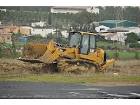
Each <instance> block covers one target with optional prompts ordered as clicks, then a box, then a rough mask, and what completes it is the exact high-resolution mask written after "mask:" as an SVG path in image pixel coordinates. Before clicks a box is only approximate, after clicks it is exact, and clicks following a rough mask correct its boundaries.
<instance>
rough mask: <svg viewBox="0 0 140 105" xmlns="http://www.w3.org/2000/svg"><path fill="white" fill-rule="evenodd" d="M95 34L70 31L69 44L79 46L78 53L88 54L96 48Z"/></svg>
mask: <svg viewBox="0 0 140 105" xmlns="http://www.w3.org/2000/svg"><path fill="white" fill-rule="evenodd" d="M95 36H96V35H94V34H92V33H86V32H70V34H69V46H70V47H75V48H79V50H80V54H86V55H87V54H89V53H90V52H94V51H95V49H96V37H95Z"/></svg>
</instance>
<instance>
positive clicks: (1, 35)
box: [0, 29, 12, 44]
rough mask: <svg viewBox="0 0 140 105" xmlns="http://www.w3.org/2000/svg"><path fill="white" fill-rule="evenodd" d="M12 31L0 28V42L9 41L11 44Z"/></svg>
mask: <svg viewBox="0 0 140 105" xmlns="http://www.w3.org/2000/svg"><path fill="white" fill-rule="evenodd" d="M11 36H12V33H8V32H5V31H4V30H3V29H0V43H9V44H12V38H11Z"/></svg>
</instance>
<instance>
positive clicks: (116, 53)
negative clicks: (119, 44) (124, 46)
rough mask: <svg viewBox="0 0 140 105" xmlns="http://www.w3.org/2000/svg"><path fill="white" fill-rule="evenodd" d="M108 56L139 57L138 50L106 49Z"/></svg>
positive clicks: (121, 57)
mask: <svg viewBox="0 0 140 105" xmlns="http://www.w3.org/2000/svg"><path fill="white" fill-rule="evenodd" d="M106 52H107V54H108V56H109V57H110V58H116V59H140V51H106Z"/></svg>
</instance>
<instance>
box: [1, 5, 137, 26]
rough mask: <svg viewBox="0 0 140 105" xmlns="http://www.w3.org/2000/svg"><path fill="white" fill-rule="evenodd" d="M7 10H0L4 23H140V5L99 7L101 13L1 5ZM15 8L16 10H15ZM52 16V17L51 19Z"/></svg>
mask: <svg viewBox="0 0 140 105" xmlns="http://www.w3.org/2000/svg"><path fill="white" fill-rule="evenodd" d="M0 8H6V9H7V11H6V12H4V11H0V21H2V22H3V23H14V24H21V25H22V24H23V25H24V24H25V25H30V23H31V22H35V21H46V22H48V23H50V24H51V25H53V26H60V27H62V26H65V27H67V26H70V25H79V24H89V23H92V22H99V21H103V20H109V19H115V20H130V21H134V22H137V23H138V24H140V18H139V17H140V7H130V6H128V7H118V6H116V7H113V6H107V7H98V8H99V14H95V13H89V12H86V11H83V12H79V13H77V14H70V13H66V14H63V13H57V14H54V13H50V8H51V7H37V6H35V7H34V6H33V7H0ZM13 10H14V11H13ZM50 18H51V19H50Z"/></svg>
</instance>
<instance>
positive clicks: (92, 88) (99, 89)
mask: <svg viewBox="0 0 140 105" xmlns="http://www.w3.org/2000/svg"><path fill="white" fill-rule="evenodd" d="M63 90H101V89H98V88H85V89H63Z"/></svg>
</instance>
